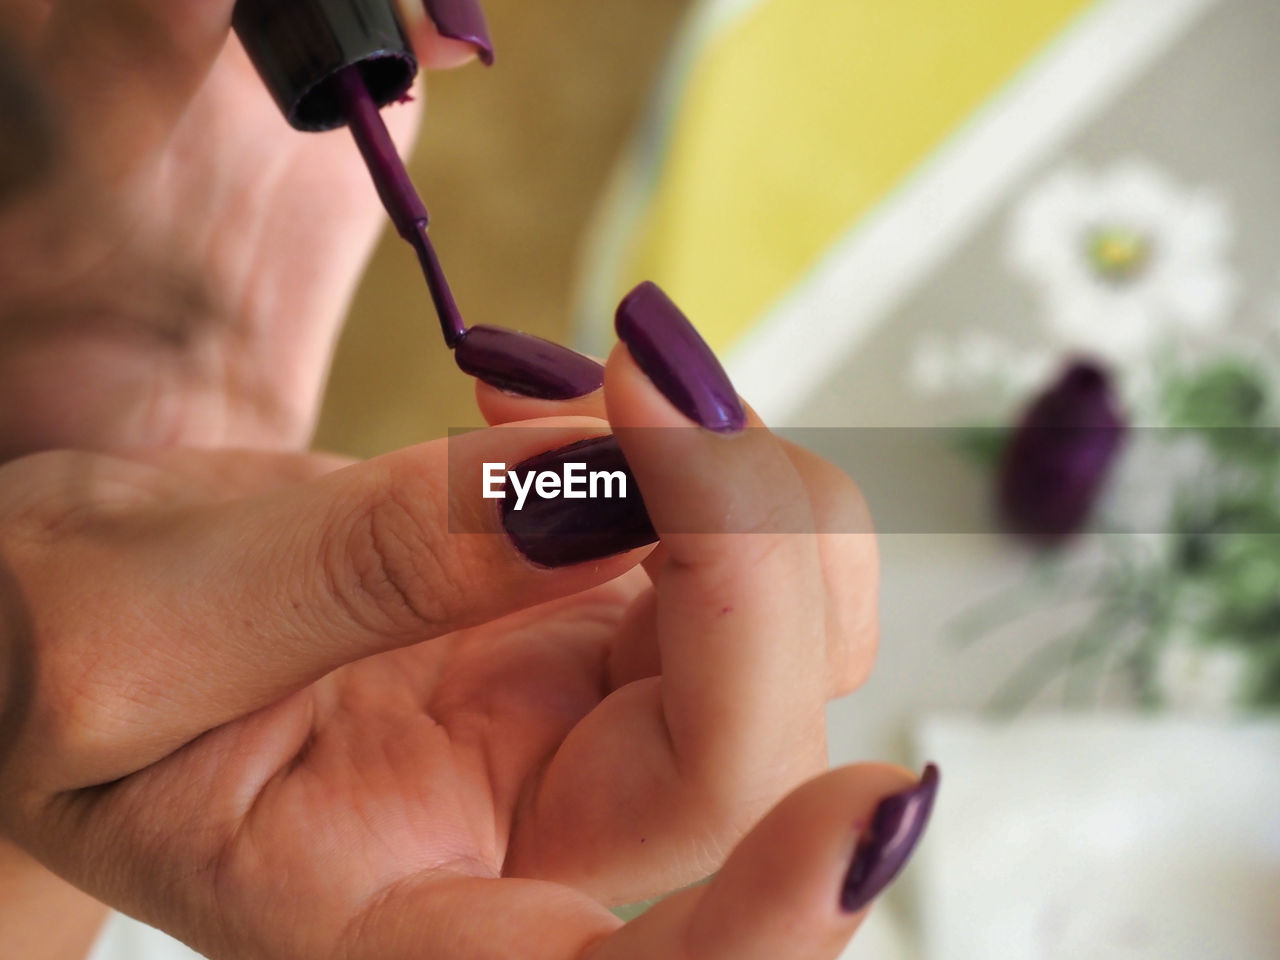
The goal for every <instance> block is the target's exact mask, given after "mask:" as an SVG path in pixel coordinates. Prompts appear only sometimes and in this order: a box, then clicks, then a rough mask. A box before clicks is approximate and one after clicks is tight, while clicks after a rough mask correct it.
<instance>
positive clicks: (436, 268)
mask: <svg viewBox="0 0 1280 960" xmlns="http://www.w3.org/2000/svg"><path fill="white" fill-rule="evenodd" d="M329 86H330V87H331V88H332V89H333V91H334V92H335V95H336V97H337V100H338V102H339V103H340V104H341V106H342V109H343V112H344V113H345V115H346V117H347V122H348V125H349V126H350V128H351V135H352V136H353V137H355V141H356V146H357V147H359V149H360V154H361V156H362V157H364V162H365V166H367V167H368V168H369V175H370V176H371V177H372V178H373V182H374V186H376V187H377V190H378V197H379V198H380V199H381V200H382V205H383V206H384V207H386V210H387V215H388V216H389V217H390V218H391V222H392V223H393V224H395V228H396V232H397V233H399V234H400V236H401V237H402V238H403V239H404V240H405V241H407V242H408V243H409V244H410V246H412V247H413V249H414V251H415V252H416V253H417V254H418V261H419V263H420V264H421V265H422V274H423V276H424V277H425V278H426V281H427V288H428V289H429V290H430V291H431V302H432V303H433V304H434V305H435V310H436V316H438V317H439V318H440V328H441V330H442V331H443V333H444V340H445V343H446V344H448V345H449V346H450V347H453V346H456V345H457V343H458V341H459V340H461V339H462V335H463V333H464V332H465V331H466V323H465V322H464V321H463V319H462V312H461V311H460V310H459V309H458V304H457V301H456V300H454V297H453V291H452V290H451V289H450V288H449V281H448V280H447V279H446V278H445V275H444V269H443V268H442V267H441V266H440V258H439V257H438V256H437V255H436V251H435V247H433V246H432V245H431V238H430V237H428V236H427V225H428V223H429V222H430V218H429V217H428V215H427V207H426V204H424V203H423V202H422V197H421V196H420V195H419V194H418V191H417V188H416V187H414V185H413V181H412V180H410V179H409V173H408V171H407V170H406V169H405V166H404V161H403V160H401V159H400V154H399V152H398V151H397V150H396V145H395V144H394V143H393V142H392V140H391V134H390V133H389V132H388V131H387V126H386V124H385V123H383V121H382V114H381V113H380V112H379V111H378V105H377V103H376V102H375V101H374V100H373V98H372V96H371V95H370V92H369V88H368V84H367V83H366V81H365V78H364V74H363V72H362V71H361V70H360V69H359V68H356V67H348V68H346V69H344V70H341V71H339V72H338V73H337V74H335V75H334V77H333V78H332V80H331V81H330V84H329Z"/></svg>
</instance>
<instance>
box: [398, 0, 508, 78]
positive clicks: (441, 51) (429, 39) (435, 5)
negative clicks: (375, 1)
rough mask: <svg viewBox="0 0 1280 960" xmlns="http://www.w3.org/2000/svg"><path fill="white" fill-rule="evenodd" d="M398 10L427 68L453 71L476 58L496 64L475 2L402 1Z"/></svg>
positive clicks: (479, 10)
mask: <svg viewBox="0 0 1280 960" xmlns="http://www.w3.org/2000/svg"><path fill="white" fill-rule="evenodd" d="M399 7H400V12H401V15H402V16H403V17H404V20H405V25H406V26H407V27H408V28H409V34H410V36H411V37H412V38H413V45H414V49H415V51H416V52H417V54H418V60H419V62H420V63H421V64H422V66H423V67H425V68H426V69H428V70H452V69H454V68H456V67H461V66H464V65H466V64H468V63H470V62H471V61H472V60H475V59H476V58H477V57H479V59H481V60H483V61H484V62H486V63H492V62H493V41H492V40H491V39H490V37H489V27H488V23H487V21H486V19H485V15H484V12H483V11H482V10H481V9H480V5H479V3H477V2H476V0H445V2H443V3H442V2H438V0H427V2H425V3H424V2H423V0H401V2H400V3H399Z"/></svg>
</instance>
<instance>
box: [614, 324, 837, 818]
mask: <svg viewBox="0 0 1280 960" xmlns="http://www.w3.org/2000/svg"><path fill="white" fill-rule="evenodd" d="M606 397H607V401H608V408H609V419H610V422H611V423H613V425H614V427H615V429H616V431H617V434H618V438H619V441H620V442H621V443H622V446H623V449H624V450H625V452H626V454H627V458H628V461H629V463H630V464H631V468H632V470H633V472H634V473H635V476H636V480H637V482H638V483H639V485H640V488H641V490H642V491H643V493H644V498H645V503H646V505H647V506H648V509H649V513H650V516H651V517H652V518H653V522H654V524H655V526H656V527H657V529H658V530H659V531H660V532H661V534H662V546H663V550H664V552H665V554H666V559H665V563H664V565H663V567H662V569H661V570H660V571H659V572H658V573H657V574H656V576H655V587H656V590H657V635H658V642H659V648H660V657H661V662H662V711H663V716H664V718H665V721H666V725H667V728H668V731H669V734H670V738H671V747H672V749H673V751H674V753H675V757H674V760H675V765H676V768H677V770H678V771H679V773H680V775H681V779H682V780H683V781H684V783H685V784H686V785H687V784H689V783H695V784H705V785H707V787H708V790H709V791H711V792H713V793H714V794H722V795H725V796H735V797H743V796H746V797H754V798H757V799H763V800H765V802H767V800H768V799H769V798H770V797H771V796H776V793H774V792H773V791H777V790H785V789H786V788H787V787H788V786H790V785H791V784H792V783H796V782H799V781H800V780H802V779H804V778H806V777H807V776H809V775H811V774H812V772H813V770H814V768H815V764H821V763H824V762H825V753H824V748H823V743H824V741H823V736H822V732H821V731H822V729H823V725H824V705H825V702H826V693H827V689H828V677H827V662H826V611H825V607H826V597H825V590H824V586H823V583H824V581H823V576H822V568H821V563H820V558H819V554H818V550H817V546H816V542H815V538H814V537H813V536H812V535H811V534H812V532H813V531H814V522H815V521H814V518H813V514H812V509H811V506H810V502H809V496H808V491H807V489H806V486H805V484H804V480H803V478H802V477H801V476H800V474H799V473H798V472H797V470H796V468H795V466H794V465H793V463H792V461H791V458H790V457H789V456H788V452H787V451H786V450H785V449H784V448H783V447H782V445H781V444H780V443H779V442H778V440H777V438H775V437H774V436H773V435H772V434H770V433H769V432H768V431H767V430H765V429H764V428H763V427H762V426H761V425H760V423H759V421H758V420H756V419H754V418H753V417H752V418H750V419H749V420H748V423H749V426H748V428H747V429H745V430H742V431H740V432H738V433H736V434H734V435H717V434H715V433H712V432H711V431H709V430H700V429H694V428H693V427H692V425H691V424H690V423H689V421H688V419H687V418H686V417H685V415H684V414H683V413H682V412H681V411H679V410H678V409H676V407H674V406H673V405H672V403H671V402H670V401H668V399H667V398H666V397H665V396H664V395H663V394H662V393H661V392H659V390H658V389H657V388H656V387H655V386H654V384H653V382H651V381H650V379H649V378H648V377H647V376H646V375H645V373H644V372H642V371H641V369H640V368H639V367H638V366H637V365H636V363H635V360H634V359H633V357H632V356H631V353H630V352H629V351H628V349H627V348H626V347H624V346H620V347H619V348H618V349H617V350H615V352H614V354H613V356H612V357H611V359H610V363H609V375H608V379H607V381H606ZM672 531H674V532H672ZM784 692H785V693H784ZM762 778H764V781H763V782H762Z"/></svg>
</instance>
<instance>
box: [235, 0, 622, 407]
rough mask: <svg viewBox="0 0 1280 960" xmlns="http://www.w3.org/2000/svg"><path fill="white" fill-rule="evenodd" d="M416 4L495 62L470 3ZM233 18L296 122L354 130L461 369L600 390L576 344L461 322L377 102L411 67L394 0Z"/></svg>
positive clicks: (283, 1) (245, 9) (297, 5)
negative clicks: (574, 347)
mask: <svg viewBox="0 0 1280 960" xmlns="http://www.w3.org/2000/svg"><path fill="white" fill-rule="evenodd" d="M424 3H425V6H426V8H427V13H428V15H429V16H430V17H431V20H432V22H433V23H434V24H435V26H436V29H437V30H438V31H439V33H440V34H441V35H442V36H445V37H450V38H452V39H455V40H462V41H464V42H467V43H470V44H472V45H473V46H475V47H476V49H477V50H478V51H479V55H480V59H481V60H482V61H483V62H485V63H492V62H493V49H492V45H491V44H490V42H489V37H488V28H487V26H486V24H485V21H484V14H483V12H481V10H480V7H479V4H478V2H475V0H424ZM232 25H233V26H234V28H235V31H236V34H237V35H238V36H239V38H240V41H241V43H242V44H243V45H244V48H245V51H246V52H247V53H248V54H249V58H250V59H251V60H252V61H253V63H254V66H255V67H257V69H258V73H259V74H260V75H261V77H262V79H263V81H264V82H265V83H266V85H267V87H268V89H269V90H270V91H271V94H272V96H273V97H275V100H276V103H277V104H279V106H280V109H281V111H282V112H283V113H284V115H285V118H286V119H287V120H288V121H289V123H290V124H291V125H292V126H293V127H295V128H296V129H299V130H309V131H323V130H333V129H336V128H338V127H342V126H346V127H348V128H349V129H350V130H351V133H352V136H353V137H354V138H355V142H356V145H357V147H358V148H359V151H360V153H361V155H362V157H363V158H364V162H365V165H366V167H367V168H368V170H369V174H370V176H371V178H372V179H373V182H374V184H375V186H376V188H377V191H378V196H379V197H380V199H381V200H382V204H383V206H384V207H385V208H386V210H387V213H388V215H389V216H390V218H391V221H392V223H393V224H394V225H395V228H396V232H397V233H399V235H400V236H401V237H402V238H403V239H404V240H405V241H406V242H407V243H409V245H410V246H412V247H413V249H414V251H415V252H416V254H417V256H418V260H419V263H420V264H421V266H422V272H423V276H424V277H425V278H426V281H427V287H428V289H429V290H430V292H431V299H432V303H433V304H434V306H435V310H436V314H437V316H438V317H439V320H440V327H441V330H442V331H443V333H444V340H445V343H446V344H447V345H448V346H449V347H450V348H451V349H453V350H454V357H455V360H456V362H457V364H458V366H459V367H460V368H461V369H462V370H463V371H464V372H466V373H468V374H470V375H472V376H474V377H477V378H479V379H481V380H483V381H484V382H486V383H489V384H491V385H493V386H495V387H498V388H499V389H502V390H507V391H509V392H513V393H517V394H521V395H524V396H531V397H538V398H542V399H548V400H566V399H571V398H573V397H579V396H583V395H585V394H588V393H591V392H593V391H594V390H597V389H599V387H600V386H601V384H602V383H603V379H604V371H603V368H602V367H601V366H600V365H599V364H597V363H596V362H595V361H593V360H591V359H589V358H587V357H584V356H582V355H581V354H578V353H576V352H574V351H572V350H569V349H567V348H565V347H562V346H560V345H559V344H555V343H552V342H551V341H548V340H543V339H541V338H540V337H533V336H530V335H528V334H524V333H518V332H516V331H514V330H505V329H503V328H500V327H487V326H476V327H471V328H468V327H467V326H466V325H465V323H464V322H463V319H462V316H461V313H460V311H459V310H458V305H457V302H456V300H455V299H454V296H453V293H452V291H451V290H450V289H449V283H448V281H447V280H446V278H445V275H444V270H443V269H442V267H441V265H440V258H439V257H438V256H437V255H436V251H435V248H434V247H433V246H432V243H431V239H430V237H429V236H428V233H427V228H428V224H429V222H430V220H429V217H428V214H427V208H426V205H425V204H424V203H423V201H422V198H421V196H420V195H419V194H418V191H417V190H416V189H415V188H414V185H413V182H412V181H411V180H410V178H409V174H408V172H407V171H406V170H405V166H404V162H403V160H402V159H401V158H400V155H399V153H398V152H397V150H396V148H395V144H394V143H393V142H392V140H391V137H390V134H389V133H388V131H387V128H386V125H385V124H384V123H383V120H382V116H381V113H380V110H381V108H383V107H385V106H387V105H389V104H392V103H395V102H398V101H401V100H403V99H404V97H405V95H406V94H407V93H408V91H409V89H410V87H411V86H412V85H413V81H414V77H415V76H416V75H417V72H418V61H417V58H416V57H415V55H414V53H413V47H412V44H411V43H410V41H409V38H408V36H407V34H406V32H405V29H404V26H403V24H402V22H401V20H400V16H399V13H398V11H397V9H396V3H395V0H238V2H237V3H236V6H235V10H234V12H233V14H232Z"/></svg>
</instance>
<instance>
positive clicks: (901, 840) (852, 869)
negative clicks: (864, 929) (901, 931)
mask: <svg viewBox="0 0 1280 960" xmlns="http://www.w3.org/2000/svg"><path fill="white" fill-rule="evenodd" d="M938 780H939V774H938V768H937V767H936V766H935V765H934V764H932V763H931V764H929V765H928V766H927V767H925V768H924V773H923V774H922V775H921V777H920V782H919V783H917V784H916V785H915V786H914V787H911V788H910V789H909V790H904V791H903V792H902V793H897V794H894V795H893V796H891V797H886V798H885V799H883V800H881V801H880V804H879V806H877V807H876V810H875V813H873V814H872V816H871V823H870V825H869V826H868V827H867V829H866V832H865V833H864V834H863V836H862V837H861V839H859V841H858V848H857V850H856V851H855V853H854V855H853V863H852V864H851V865H850V866H849V872H848V873H847V874H846V875H845V880H844V886H843V887H842V888H841V891H840V907H841V909H842V910H844V911H845V912H846V913H857V912H858V911H859V910H861V909H862V908H863V907H865V906H866V905H867V904H869V903H870V902H871V901H872V900H874V899H875V898H876V897H878V896H879V895H880V894H881V893H882V892H883V891H884V889H885V888H886V887H887V886H889V884H890V883H892V882H893V880H894V878H895V877H897V875H898V873H899V872H900V871H901V870H902V868H903V867H904V866H906V864H907V861H908V860H909V859H910V858H911V854H912V853H913V852H914V851H915V848H916V845H917V844H918V843H919V842H920V838H921V836H923V835H924V830H925V827H926V826H928V824H929V814H930V813H931V812H932V810H933V801H934V798H935V797H937V795H938Z"/></svg>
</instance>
